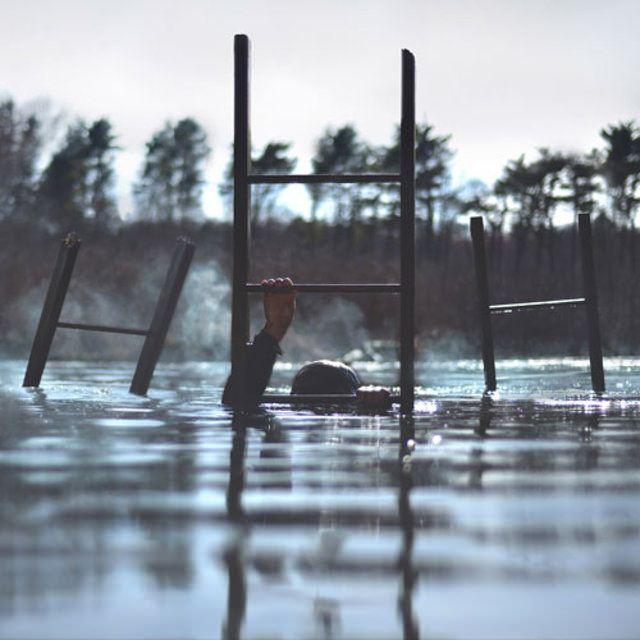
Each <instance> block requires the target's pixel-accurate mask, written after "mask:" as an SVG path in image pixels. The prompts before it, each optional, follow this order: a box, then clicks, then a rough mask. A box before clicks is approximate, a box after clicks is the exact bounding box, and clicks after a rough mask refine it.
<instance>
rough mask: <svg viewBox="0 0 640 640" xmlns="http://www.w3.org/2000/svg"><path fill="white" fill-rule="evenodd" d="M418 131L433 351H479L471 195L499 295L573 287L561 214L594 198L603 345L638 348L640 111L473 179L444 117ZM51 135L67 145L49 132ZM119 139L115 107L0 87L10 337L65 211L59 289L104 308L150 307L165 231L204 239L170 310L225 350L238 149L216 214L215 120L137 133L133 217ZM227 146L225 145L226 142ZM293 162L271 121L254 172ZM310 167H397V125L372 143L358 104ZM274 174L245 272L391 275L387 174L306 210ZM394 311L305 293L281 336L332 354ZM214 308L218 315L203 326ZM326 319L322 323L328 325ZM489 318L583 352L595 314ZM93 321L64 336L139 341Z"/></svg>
mask: <svg viewBox="0 0 640 640" xmlns="http://www.w3.org/2000/svg"><path fill="white" fill-rule="evenodd" d="M416 134H417V136H416V140H417V145H416V215H417V228H416V239H417V254H416V255H417V285H418V291H417V294H418V295H417V316H418V317H417V323H418V324H417V326H418V330H419V335H418V348H419V351H420V352H421V354H423V355H424V357H431V356H435V355H444V356H453V357H462V356H477V355H478V326H477V321H476V317H477V315H476V306H475V305H476V298H475V288H474V279H473V277H474V276H473V263H472V256H471V249H470V242H469V233H468V217H469V216H470V215H482V216H484V219H485V226H486V229H487V244H488V254H489V260H490V273H491V288H492V298H493V301H494V302H502V301H517V300H535V299H541V298H547V297H573V296H575V295H579V294H580V292H581V289H582V283H581V274H580V271H579V246H578V242H577V234H576V231H575V224H564V225H559V224H558V220H574V222H575V216H576V215H577V214H578V213H589V214H591V216H592V219H593V222H594V241H595V249H596V268H597V277H598V285H599V292H600V311H601V321H602V328H603V339H604V347H605V355H607V354H609V355H612V354H626V353H633V354H636V353H637V352H638V350H639V349H640V330H639V329H640V321H639V320H638V312H639V309H638V304H637V302H636V300H637V294H638V289H639V285H638V282H637V281H638V278H637V273H638V268H639V266H640V265H638V264H637V263H638V261H639V256H638V233H637V230H636V224H635V223H636V219H637V217H638V209H639V207H640V131H639V129H638V127H637V126H636V124H635V123H634V122H619V123H617V124H608V125H606V126H604V127H603V128H602V130H601V131H600V140H601V144H600V146H599V147H598V148H597V149H592V150H585V152H584V153H566V152H563V151H555V150H554V151H552V150H550V149H548V148H540V149H538V150H537V151H536V153H535V157H534V158H532V159H529V157H528V156H525V155H524V154H523V155H522V156H520V157H519V158H516V159H514V160H511V161H509V162H508V163H507V164H506V166H505V167H504V169H503V171H502V175H501V176H500V178H499V179H498V180H497V181H496V182H495V184H493V185H490V186H488V185H485V184H484V183H482V182H480V181H474V180H472V181H469V182H467V183H466V184H464V185H462V186H454V185H453V184H452V179H451V169H450V166H451V160H452V158H453V150H452V146H453V145H452V138H451V135H449V134H442V133H439V132H437V131H436V130H435V128H434V127H433V125H432V124H431V123H426V122H421V123H418V125H417V131H416ZM54 141H57V143H56V144H57V147H56V148H54V149H53V150H51V146H52V144H53V143H54ZM525 151H527V150H525ZM119 152H120V148H119V147H118V139H117V133H116V132H115V131H114V128H113V126H112V124H111V122H110V121H109V120H108V119H105V118H102V119H99V120H96V121H95V122H90V123H87V122H83V121H76V122H73V123H72V124H70V125H68V126H67V127H66V130H64V131H60V129H59V127H57V126H55V124H53V125H52V123H51V121H50V120H47V119H46V118H44V117H43V116H41V115H39V113H38V111H37V110H33V109H29V108H28V107H21V106H19V105H16V104H15V103H14V102H13V101H12V100H10V99H5V100H4V101H2V102H0V251H1V252H2V253H1V256H0V265H1V267H2V269H1V270H0V300H1V301H2V305H1V307H0V336H1V337H0V355H8V356H12V357H23V356H25V355H26V354H27V353H28V348H29V345H30V341H31V338H32V335H33V331H34V329H35V322H36V321H37V317H38V315H39V310H40V304H41V301H42V296H43V293H44V290H45V288H46V285H47V282H48V279H49V277H50V273H51V268H52V263H53V259H54V256H55V252H56V250H57V241H56V238H60V237H61V236H62V235H64V234H65V233H66V232H68V231H71V230H74V231H76V232H77V233H79V234H80V236H81V237H82V239H83V242H84V247H83V250H82V253H81V260H84V263H83V264H84V266H82V267H81V265H80V262H79V265H78V268H77V273H76V276H75V277H74V281H73V283H72V287H71V289H70V298H69V300H68V302H67V305H66V306H67V307H69V311H73V312H74V313H75V317H76V318H80V317H81V318H82V319H84V320H85V321H88V320H89V319H92V320H96V318H97V316H98V315H104V314H105V313H106V314H108V315H109V316H110V317H116V318H117V317H119V316H121V317H124V318H130V317H132V316H136V317H139V318H140V322H141V323H144V322H147V320H148V317H149V314H150V313H151V311H152V309H153V305H154V303H155V296H156V294H157V286H158V285H159V282H160V281H161V279H162V275H163V270H164V269H165V268H166V264H167V263H168V260H169V257H170V252H171V245H172V240H173V239H175V237H177V236H179V235H189V236H190V237H192V238H193V240H194V241H195V242H196V244H197V246H198V249H197V253H196V256H197V258H196V263H195V265H194V269H195V275H193V274H192V276H193V279H194V282H195V283H196V284H192V285H191V286H192V290H191V293H190V294H188V295H187V297H186V298H185V299H184V300H183V301H182V303H181V306H180V308H179V310H178V314H182V315H183V319H182V320H181V319H180V317H178V316H177V317H176V323H177V324H176V327H175V328H174V329H175V330H174V331H173V332H172V339H171V340H170V342H169V344H168V355H169V357H171V356H172V355H173V356H175V357H191V358H213V357H221V358H224V357H226V347H227V342H228V331H229V327H228V316H229V309H228V307H229V304H230V299H229V296H228V281H229V278H230V274H231V264H232V255H231V251H232V244H231V232H232V229H231V206H232V197H233V182H232V176H231V158H230V157H229V161H228V164H227V170H226V171H225V174H224V176H223V178H222V182H221V184H219V185H218V189H219V193H220V195H221V197H222V201H223V203H224V205H225V207H226V209H227V211H226V215H225V216H223V217H222V218H221V219H217V220H210V219H206V218H205V217H204V215H203V212H202V206H201V200H202V189H203V185H204V183H205V167H206V163H207V160H208V159H209V157H210V155H211V153H212V149H211V147H210V145H209V143H208V141H207V136H206V134H205V132H204V130H203V128H202V126H201V125H200V124H199V123H198V122H197V121H196V120H194V119H193V118H185V119H183V120H180V121H178V122H175V123H173V122H167V123H165V124H164V125H163V126H162V127H161V128H159V129H158V131H157V132H156V133H154V134H153V135H152V136H151V138H150V140H149V141H148V142H147V144H146V151H145V155H144V158H143V160H142V163H141V167H140V170H139V173H138V177H137V179H136V181H135V183H134V184H133V185H132V195H133V203H134V207H133V211H131V212H127V215H126V217H122V216H121V215H120V212H119V210H118V202H117V199H116V196H115V190H114V183H115V177H116V176H115V170H114V160H115V158H116V155H117V154H118V153H119ZM216 152H218V151H217V150H216ZM225 153H228V154H229V156H231V153H230V150H225ZM527 153H528V151H527ZM296 164H297V159H296V158H295V157H293V156H292V154H291V147H290V144H289V143H287V142H282V141H272V142H269V143H268V144H266V145H265V146H264V148H263V149H260V150H256V151H255V152H254V157H253V169H254V171H255V172H258V173H290V172H292V171H293V170H294V168H295V167H296ZM311 167H312V171H313V172H315V173H358V172H365V171H373V172H378V171H379V172H385V173H386V172H392V171H397V170H398V169H399V129H398V128H396V131H395V133H394V135H393V136H392V139H391V140H390V142H389V144H388V145H387V146H384V145H383V146H375V145H371V144H369V143H368V142H367V141H366V140H364V139H362V137H361V136H360V134H359V133H358V131H357V130H356V128H355V127H354V126H352V125H350V124H347V125H345V126H342V127H339V128H327V129H326V130H325V131H323V132H319V137H318V139H317V142H316V146H315V152H314V155H313V157H312V159H311ZM282 189H283V185H277V184H269V185H259V186H254V188H253V192H252V212H251V224H252V242H253V245H252V271H253V275H254V277H256V278H259V277H261V276H264V275H281V274H289V275H291V276H292V277H293V278H294V279H298V280H299V281H308V282H340V281H345V280H348V281H353V282H357V281H362V282H371V281H377V282H385V281H394V280H395V279H397V278H398V272H399V254H398V250H399V241H398V239H399V204H400V203H399V191H398V189H397V187H396V186H393V185H361V184H355V185H308V195H309V200H310V203H311V210H310V215H306V216H302V215H300V214H298V213H296V212H291V211H290V210H288V209H287V208H286V207H285V206H284V205H283V204H282V198H280V197H279V196H280V195H281V191H282ZM198 274H200V275H198ZM196 285H197V286H196ZM194 287H196V288H195V289H194ZM98 291H100V292H101V294H100V295H101V296H103V297H102V298H100V303H99V304H98V303H97V302H96V300H97V299H96V297H95V296H96V295H98V294H97V292H98ZM256 313H257V312H256ZM199 314H202V315H199ZM397 315H398V314H397V305H395V304H394V303H393V302H391V303H390V301H389V299H388V298H386V297H380V296H344V297H343V298H341V299H339V300H338V299H334V298H331V299H328V298H327V299H320V298H314V299H313V300H305V301H303V302H301V305H300V316H301V318H302V320H301V321H300V323H299V327H300V328H299V329H297V330H296V332H294V334H293V336H292V337H291V339H289V338H288V340H289V342H290V344H289V346H288V354H289V355H290V356H291V357H292V358H304V357H311V356H317V355H324V354H325V352H326V350H327V349H330V350H331V348H333V350H334V353H333V354H332V355H340V352H341V351H344V350H347V349H349V348H353V347H359V346H361V344H358V343H362V342H363V341H364V340H366V339H368V338H376V339H385V338H391V337H393V336H394V331H395V330H396V328H397ZM204 316H206V318H205V317H204ZM184 317H188V318H189V322H186V321H184ZM318 318H321V319H322V323H321V324H320V325H318V322H319V320H318ZM211 325H215V330H213V329H211V330H210V331H208V332H207V331H203V329H202V328H203V326H207V327H211ZM319 333H324V334H328V335H330V336H331V337H332V342H331V344H329V345H327V344H326V340H325V341H323V340H321V339H320V336H319V335H318V334H319ZM495 333H496V348H497V352H498V355H501V356H506V355H544V354H557V355H564V354H566V355H578V354H584V353H585V352H586V345H585V340H584V319H583V317H582V314H581V313H580V312H577V313H576V312H575V311H571V310H565V311H557V312H555V313H554V314H553V315H550V314H548V313H544V312H536V311H531V312H528V313H526V314H522V315H520V316H518V317H517V318H512V317H508V318H497V319H496V320H495ZM325 337H326V336H325ZM73 340H75V342H73ZM91 340H93V342H88V338H87V337H86V336H82V337H76V338H73V339H71V338H67V337H65V338H64V339H61V340H60V341H58V342H59V344H58V345H57V350H56V354H57V355H58V356H64V357H78V358H79V357H86V355H87V353H86V352H87V350H89V351H90V353H91V354H92V355H93V356H95V355H96V354H97V355H99V356H100V357H104V358H108V357H113V358H126V357H128V352H127V350H126V348H124V347H122V346H121V345H120V342H121V341H120V342H118V346H116V343H115V342H113V341H112V338H109V337H105V338H104V339H102V338H100V339H99V340H98V342H97V343H96V338H95V337H92V338H91ZM67 349H68V350H73V353H68V352H67ZM135 355H136V353H135V348H134V349H133V351H132V353H131V357H135Z"/></svg>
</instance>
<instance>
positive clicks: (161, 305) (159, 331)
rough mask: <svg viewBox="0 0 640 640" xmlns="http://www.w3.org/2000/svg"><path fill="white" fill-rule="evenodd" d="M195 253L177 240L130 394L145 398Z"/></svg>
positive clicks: (188, 245) (188, 243)
mask: <svg viewBox="0 0 640 640" xmlns="http://www.w3.org/2000/svg"><path fill="white" fill-rule="evenodd" d="M194 251H195V245H194V244H193V243H192V242H190V241H189V240H186V239H185V238H180V239H179V240H178V242H177V245H176V249H175V252H174V254H173V259H172V261H171V264H170V266H169V270H168V271H167V276H166V278H165V281H164V284H163V286H162V289H161V290H160V296H159V297H158V302H157V303H156V308H155V311H154V313H153V319H152V320H151V325H150V327H149V332H148V335H147V337H146V339H145V341H144V344H143V345H142V350H141V351H140V357H139V358H138V364H137V366H136V371H135V373H134V375H133V380H132V381H131V387H130V388H129V391H130V392H131V393H135V394H136V395H145V394H146V393H147V391H148V389H149V383H150V382H151V378H152V376H153V372H154V370H155V368H156V364H157V362H158V359H159V358H160V354H161V353H162V348H163V347H164V341H165V338H166V337H167V332H168V331H169V327H170V325H171V320H172V318H173V314H174V312H175V310H176V305H177V304H178V299H179V298H180V292H181V291H182V286H183V285H184V281H185V280H186V277H187V274H188V273H189V266H190V265H191V260H192V259H193V253H194Z"/></svg>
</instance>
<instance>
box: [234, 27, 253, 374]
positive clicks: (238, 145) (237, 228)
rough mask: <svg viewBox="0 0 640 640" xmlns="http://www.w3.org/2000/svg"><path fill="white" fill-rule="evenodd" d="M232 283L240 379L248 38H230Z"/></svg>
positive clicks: (245, 325) (244, 323) (245, 316)
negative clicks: (232, 78)
mask: <svg viewBox="0 0 640 640" xmlns="http://www.w3.org/2000/svg"><path fill="white" fill-rule="evenodd" d="M233 126H234V135H233V283H232V285H233V286H232V298H231V300H232V301H231V375H232V376H233V377H234V378H235V379H237V380H244V379H245V376H244V366H245V365H244V363H245V351H246V344H247V342H248V340H249V297H248V292H247V289H246V285H247V282H248V281H249V245H250V225H249V213H250V211H251V185H250V184H249V173H250V171H251V131H250V123H249V38H247V36H246V35H236V36H235V38H234V120H233Z"/></svg>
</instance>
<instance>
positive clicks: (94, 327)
mask: <svg viewBox="0 0 640 640" xmlns="http://www.w3.org/2000/svg"><path fill="white" fill-rule="evenodd" d="M58 327H59V328H60V329H79V330H80V331H98V332H103V333H123V334H125V335H132V336H146V335H148V333H149V332H148V331H147V330H146V329H127V328H125V327H108V326H106V325H103V324H82V323H79V322H58Z"/></svg>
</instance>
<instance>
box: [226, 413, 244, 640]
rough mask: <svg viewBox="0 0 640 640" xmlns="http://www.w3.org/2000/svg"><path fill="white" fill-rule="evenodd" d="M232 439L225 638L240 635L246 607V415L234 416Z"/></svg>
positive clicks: (235, 639) (228, 491)
mask: <svg viewBox="0 0 640 640" xmlns="http://www.w3.org/2000/svg"><path fill="white" fill-rule="evenodd" d="M231 428H232V430H233V440H232V444H231V453H230V455H229V486H228V488H227V513H228V515H229V522H231V523H232V524H234V525H235V539H234V540H233V541H232V542H231V544H230V545H229V546H228V548H227V549H226V550H225V552H224V561H225V563H226V565H227V571H228V573H229V587H228V597H227V618H226V622H225V623H223V626H222V637H223V638H224V639H225V640H237V639H238V638H240V630H241V628H242V621H243V620H244V616H245V612H246V609H247V581H246V578H245V566H244V565H245V559H244V558H245V546H246V540H247V535H248V530H247V527H246V526H245V517H244V512H243V510H242V491H243V489H244V456H245V452H246V448H247V435H246V429H247V427H246V418H245V416H243V415H242V414H238V415H236V416H234V418H233V423H232V425H231Z"/></svg>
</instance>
